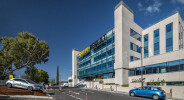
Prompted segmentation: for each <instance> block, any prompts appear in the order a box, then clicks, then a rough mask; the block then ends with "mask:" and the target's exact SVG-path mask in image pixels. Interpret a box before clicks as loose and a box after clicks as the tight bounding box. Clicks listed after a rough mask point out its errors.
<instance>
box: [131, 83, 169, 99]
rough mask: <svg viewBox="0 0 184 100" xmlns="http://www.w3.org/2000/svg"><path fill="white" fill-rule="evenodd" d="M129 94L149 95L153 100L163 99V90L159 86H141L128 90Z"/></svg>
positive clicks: (164, 96)
mask: <svg viewBox="0 0 184 100" xmlns="http://www.w3.org/2000/svg"><path fill="white" fill-rule="evenodd" d="M129 95H130V96H143V97H150V98H153V99H154V100H158V99H165V98H166V95H165V91H164V90H162V88H161V87H154V86H143V87H139V88H136V89H132V90H130V91H129Z"/></svg>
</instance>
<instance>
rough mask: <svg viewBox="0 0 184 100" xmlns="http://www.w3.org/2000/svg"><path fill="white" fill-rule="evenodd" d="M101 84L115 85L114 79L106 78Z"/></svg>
mask: <svg viewBox="0 0 184 100" xmlns="http://www.w3.org/2000/svg"><path fill="white" fill-rule="evenodd" d="M103 83H104V84H106V83H115V78H108V79H103Z"/></svg>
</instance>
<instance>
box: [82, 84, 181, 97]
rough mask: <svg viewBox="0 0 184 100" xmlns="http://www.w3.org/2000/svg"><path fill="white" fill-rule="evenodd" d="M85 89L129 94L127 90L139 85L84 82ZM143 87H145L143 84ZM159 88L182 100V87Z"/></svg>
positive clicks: (139, 85)
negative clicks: (124, 85) (126, 85)
mask: <svg viewBox="0 0 184 100" xmlns="http://www.w3.org/2000/svg"><path fill="white" fill-rule="evenodd" d="M85 84H86V85H87V88H94V89H103V90H112V91H121V92H129V90H131V89H134V88H138V87H141V83H130V84H129V87H122V86H118V85H105V84H99V82H85ZM144 86H146V85H145V84H144ZM159 87H161V88H162V89H163V90H164V91H165V92H166V93H167V94H168V93H170V90H171V89H172V93H171V96H172V97H173V98H179V99H183V98H184V86H159Z"/></svg>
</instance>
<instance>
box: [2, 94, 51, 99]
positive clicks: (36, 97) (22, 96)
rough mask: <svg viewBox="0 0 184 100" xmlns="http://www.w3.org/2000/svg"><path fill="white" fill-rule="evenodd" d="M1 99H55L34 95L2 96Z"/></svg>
mask: <svg viewBox="0 0 184 100" xmlns="http://www.w3.org/2000/svg"><path fill="white" fill-rule="evenodd" d="M0 97H5V98H34V99H53V98H52V97H48V96H33V95H0Z"/></svg>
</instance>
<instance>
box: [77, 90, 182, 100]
mask: <svg viewBox="0 0 184 100" xmlns="http://www.w3.org/2000/svg"><path fill="white" fill-rule="evenodd" d="M81 89H87V90H96V91H103V92H110V93H118V94H126V95H129V93H128V92H123V91H110V90H101V89H94V88H81ZM166 100H184V99H177V98H172V97H166Z"/></svg>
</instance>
